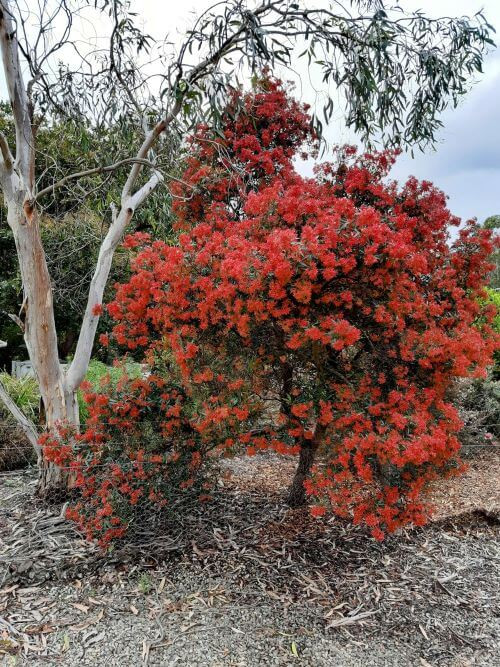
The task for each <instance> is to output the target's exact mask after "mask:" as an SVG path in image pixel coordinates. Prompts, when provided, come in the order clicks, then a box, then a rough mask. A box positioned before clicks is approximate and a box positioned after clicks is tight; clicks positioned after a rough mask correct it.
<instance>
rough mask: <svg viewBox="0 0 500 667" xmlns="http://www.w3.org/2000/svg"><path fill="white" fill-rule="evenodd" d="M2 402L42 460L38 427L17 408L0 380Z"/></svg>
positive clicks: (0, 399)
mask: <svg viewBox="0 0 500 667" xmlns="http://www.w3.org/2000/svg"><path fill="white" fill-rule="evenodd" d="M0 401H2V403H3V404H4V405H5V407H6V408H7V410H8V411H9V412H10V413H11V415H12V416H13V417H14V419H15V420H16V422H17V424H18V425H19V427H20V428H21V429H22V431H23V432H24V434H25V436H26V437H27V438H28V440H29V441H30V443H31V445H32V446H33V448H34V450H35V451H36V453H37V456H38V459H39V460H40V458H41V454H42V452H41V448H40V444H39V442H38V438H39V436H38V431H37V430H36V426H35V425H34V424H33V422H32V421H31V419H28V417H27V416H26V415H25V414H24V412H22V410H20V409H19V408H18V407H17V405H16V403H15V402H14V401H13V400H12V398H11V397H10V396H9V393H8V392H7V390H6V388H5V386H4V384H3V382H2V381H1V380H0Z"/></svg>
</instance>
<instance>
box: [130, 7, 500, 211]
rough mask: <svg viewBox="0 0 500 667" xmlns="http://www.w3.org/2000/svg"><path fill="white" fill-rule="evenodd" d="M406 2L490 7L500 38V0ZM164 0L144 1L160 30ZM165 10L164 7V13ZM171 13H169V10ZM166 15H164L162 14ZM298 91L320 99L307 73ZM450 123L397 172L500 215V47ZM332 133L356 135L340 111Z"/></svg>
mask: <svg viewBox="0 0 500 667" xmlns="http://www.w3.org/2000/svg"><path fill="white" fill-rule="evenodd" d="M400 2H401V5H402V6H404V7H405V6H406V7H408V8H420V9H423V10H424V11H425V12H426V13H428V14H430V15H435V16H436V15H441V16H444V15H447V16H458V15H462V14H469V15H470V14H473V13H474V12H476V11H478V10H480V9H484V11H485V14H486V16H487V18H488V20H489V22H490V23H491V24H493V25H494V26H495V28H496V29H497V32H498V33H499V34H498V41H499V42H500V0H400ZM160 4H161V5H163V3H160V2H159V0H143V2H142V3H141V10H142V15H143V17H144V22H145V27H146V28H147V30H149V31H150V32H152V33H153V34H154V33H157V31H158V29H161V28H163V29H165V24H164V22H163V20H161V21H160V20H159V15H158V7H159V5H160ZM209 4H213V3H209V2H208V0H183V2H178V3H174V2H172V0H169V2H168V5H169V7H168V23H169V24H170V26H174V25H175V26H177V29H178V30H181V31H182V30H183V29H185V27H186V26H188V25H189V24H190V23H191V20H192V16H193V14H192V13H191V12H192V11H193V10H194V12H195V13H198V12H199V11H200V10H201V9H205V8H206V7H207V6H208V5H209ZM162 14H163V12H162ZM163 16H164V17H165V19H166V18H167V17H166V14H163ZM162 18H163V17H162ZM297 95H298V96H299V97H302V99H304V100H305V101H308V102H313V101H314V97H315V95H314V92H313V90H312V88H311V87H310V86H309V84H308V81H307V77H304V76H303V77H302V82H301V86H300V88H298V89H297ZM443 121H444V124H445V127H444V129H443V131H442V132H440V135H439V143H438V147H437V150H436V151H435V152H429V151H428V152H426V153H425V154H420V153H419V154H417V155H416V156H415V158H414V159H411V157H410V156H409V155H403V156H401V158H400V159H399V163H398V164H397V165H396V167H395V168H394V172H393V173H394V176H396V177H397V178H398V179H400V180H402V179H405V178H406V177H407V176H408V175H410V174H413V175H415V176H417V177H418V178H425V179H429V180H432V181H433V182H434V183H435V184H436V185H437V186H438V187H440V188H441V189H442V190H444V191H445V192H446V193H447V194H448V195H449V206H450V209H451V210H452V212H453V213H455V214H456V215H459V216H460V217H462V218H465V219H466V218H470V217H477V218H478V220H480V221H483V220H484V219H485V218H486V217H487V216H489V215H493V214H497V213H498V214H500V49H498V50H496V51H494V52H493V53H492V54H491V55H490V56H489V57H488V59H487V62H486V64H485V67H484V76H483V77H481V78H478V80H477V83H476V85H475V86H474V88H473V90H472V92H471V93H470V94H469V96H468V97H467V98H465V99H464V101H463V102H462V103H461V105H460V106H459V107H458V108H457V109H454V110H450V111H448V112H447V113H446V114H444V116H443ZM328 138H329V139H330V140H331V141H333V142H337V143H343V142H352V141H353V139H354V137H353V135H352V134H351V133H350V132H349V131H348V130H346V128H345V126H344V125H343V123H342V115H341V114H338V116H337V120H336V122H335V123H334V124H333V126H332V127H331V129H330V131H329V133H328Z"/></svg>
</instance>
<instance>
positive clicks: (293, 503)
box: [287, 424, 325, 508]
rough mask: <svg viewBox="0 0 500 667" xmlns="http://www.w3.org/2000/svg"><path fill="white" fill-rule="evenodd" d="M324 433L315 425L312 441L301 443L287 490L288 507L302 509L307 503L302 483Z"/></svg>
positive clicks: (309, 471) (307, 475)
mask: <svg viewBox="0 0 500 667" xmlns="http://www.w3.org/2000/svg"><path fill="white" fill-rule="evenodd" d="M324 431H325V429H324V427H323V426H321V425H320V424H317V425H316V428H315V431H314V437H313V438H312V440H302V442H301V445H300V453H299V462H298V464H297V469H296V471H295V475H294V478H293V481H292V483H291V485H290V488H289V489H288V497H287V504H288V506H289V507H292V508H298V507H304V505H306V503H307V494H306V489H305V486H304V482H305V481H306V480H307V479H308V478H309V475H310V474H311V469H312V467H313V465H314V461H315V459H316V452H317V451H318V447H319V445H320V444H321V438H322V437H323V434H324Z"/></svg>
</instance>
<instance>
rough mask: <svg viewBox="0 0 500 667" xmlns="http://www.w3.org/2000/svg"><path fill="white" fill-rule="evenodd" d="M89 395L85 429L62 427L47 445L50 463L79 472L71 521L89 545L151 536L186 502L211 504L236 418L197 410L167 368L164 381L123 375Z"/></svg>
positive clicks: (212, 408)
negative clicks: (220, 450)
mask: <svg viewBox="0 0 500 667" xmlns="http://www.w3.org/2000/svg"><path fill="white" fill-rule="evenodd" d="M166 377H168V378H169V380H168V381H167V380H166V379H165V378H166ZM85 389H87V393H85V401H86V403H87V405H88V409H89V418H88V419H87V423H86V427H85V430H84V431H83V432H82V433H75V432H74V431H71V430H69V429H67V428H65V427H63V426H61V427H60V428H59V430H58V433H57V434H55V435H54V434H45V435H44V436H43V437H42V439H41V444H42V446H43V449H44V455H45V456H46V457H47V459H48V460H50V461H53V462H54V463H56V464H57V465H59V466H62V467H65V468H69V469H70V470H72V472H73V475H72V486H73V488H74V490H75V492H76V493H77V500H76V501H75V502H74V503H73V504H72V505H70V507H69V508H68V509H67V511H66V516H67V517H68V518H69V519H72V520H74V521H75V522H76V523H77V524H78V526H79V527H80V528H81V530H82V531H83V532H84V534H85V535H86V536H87V537H88V538H89V539H97V540H98V542H99V544H100V545H101V546H103V547H106V546H108V545H109V544H110V542H111V541H112V540H115V539H116V538H120V537H123V536H124V535H126V534H127V535H128V536H129V537H130V536H133V535H134V534H136V533H137V532H140V531H141V530H143V529H144V528H145V529H146V531H147V532H149V533H151V532H152V531H153V530H154V529H155V523H157V524H158V526H157V527H158V528H159V529H162V528H164V527H165V518H167V517H168V516H170V517H171V518H173V516H172V515H174V514H175V513H177V514H180V513H182V511H185V507H186V504H187V503H189V502H192V501H193V500H195V499H196V500H204V499H208V498H209V496H208V492H209V490H210V487H211V483H210V479H211V477H210V476H209V475H208V472H209V468H210V467H211V463H212V460H211V459H210V457H209V456H208V453H209V451H210V449H211V448H212V447H213V443H214V442H219V441H220V439H221V438H222V439H223V440H224V438H223V435H224V428H225V419H227V422H228V424H229V429H230V431H231V433H233V432H234V425H233V424H232V423H231V418H230V416H229V415H226V414H225V413H224V415H222V416H219V418H217V417H216V416H215V414H214V413H216V411H217V408H216V406H215V405H214V404H213V403H215V402H212V403H210V402H207V403H204V404H202V405H195V404H194V402H193V400H192V399H191V398H190V397H189V396H188V395H187V394H186V392H185V390H184V388H183V387H182V384H180V383H178V382H176V381H175V378H174V374H173V372H171V367H166V365H165V363H164V364H163V365H162V368H161V376H160V375H158V374H149V375H147V376H145V377H140V378H130V377H128V376H127V375H126V374H123V376H122V377H121V379H120V380H119V381H118V383H116V384H114V385H113V384H112V383H111V381H110V380H109V378H108V379H107V381H106V382H105V383H103V386H102V388H101V390H100V391H98V392H95V391H94V392H92V391H90V390H89V389H90V388H89V387H86V388H85ZM198 398H199V397H198ZM226 398H227V396H226ZM226 412H227V411H226ZM207 422H208V423H207Z"/></svg>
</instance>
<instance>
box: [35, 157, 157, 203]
mask: <svg viewBox="0 0 500 667" xmlns="http://www.w3.org/2000/svg"><path fill="white" fill-rule="evenodd" d="M131 163H135V164H140V165H142V166H145V167H151V168H152V169H155V165H154V164H153V163H152V162H150V161H149V160H145V159H141V158H136V157H131V158H125V159H123V160H119V161H118V162H115V163H114V164H109V165H106V166H104V167H93V168H92V169H85V170H83V171H76V172H74V173H73V174H68V176H64V178H61V179H60V180H59V181H56V182H55V183H52V185H48V186H47V187H46V188H43V190H40V192H38V193H37V195H36V198H35V201H38V200H39V199H40V198H41V197H44V196H45V195H48V194H50V193H51V192H53V191H54V190H56V189H57V188H60V187H62V186H63V185H65V184H66V183H68V181H74V180H77V179H78V178H85V176H92V175H94V174H106V173H108V172H110V171H115V169H119V168H120V167H123V166H124V165H126V164H131Z"/></svg>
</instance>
